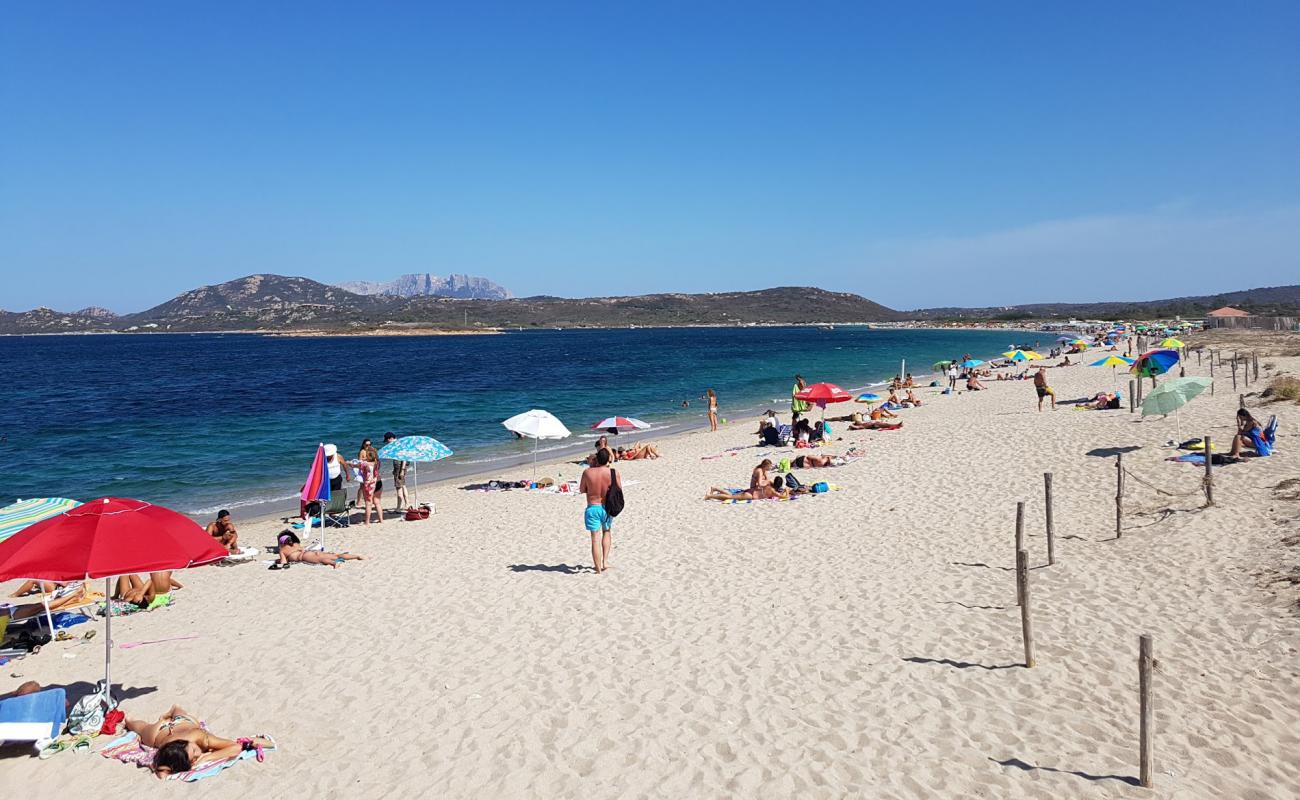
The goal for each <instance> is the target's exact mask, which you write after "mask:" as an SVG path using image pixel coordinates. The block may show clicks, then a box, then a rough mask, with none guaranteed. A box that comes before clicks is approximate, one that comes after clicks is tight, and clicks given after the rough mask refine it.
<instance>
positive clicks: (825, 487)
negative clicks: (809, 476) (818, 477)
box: [812, 481, 831, 494]
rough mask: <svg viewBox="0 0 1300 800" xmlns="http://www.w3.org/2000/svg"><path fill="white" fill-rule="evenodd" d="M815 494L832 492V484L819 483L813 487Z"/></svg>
mask: <svg viewBox="0 0 1300 800" xmlns="http://www.w3.org/2000/svg"><path fill="white" fill-rule="evenodd" d="M812 490H813V494H822V493H823V492H829V491H830V490H831V487H830V484H828V483H827V482H826V481H817V482H816V483H814V484H813V485H812Z"/></svg>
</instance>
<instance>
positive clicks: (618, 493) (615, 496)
mask: <svg viewBox="0 0 1300 800" xmlns="http://www.w3.org/2000/svg"><path fill="white" fill-rule="evenodd" d="M605 513H606V514H608V515H609V516H610V518H611V519H613V518H614V517H617V516H618V515H619V514H622V513H623V487H621V486H619V485H618V474H617V473H615V472H614V470H613V469H612V468H611V469H610V471H609V489H608V490H607V491H606V492H605Z"/></svg>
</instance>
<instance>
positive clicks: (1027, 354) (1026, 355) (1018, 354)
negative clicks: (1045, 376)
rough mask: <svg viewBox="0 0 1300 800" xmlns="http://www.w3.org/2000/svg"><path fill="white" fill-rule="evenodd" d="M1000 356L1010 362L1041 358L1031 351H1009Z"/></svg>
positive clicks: (1039, 354) (1040, 355) (1038, 354)
mask: <svg viewBox="0 0 1300 800" xmlns="http://www.w3.org/2000/svg"><path fill="white" fill-rule="evenodd" d="M1002 355H1003V356H1004V357H1005V358H1009V359H1011V360H1012V361H1033V360H1035V359H1039V358H1042V357H1043V356H1042V354H1041V353H1035V352H1034V351H1033V350H1009V351H1007V352H1005V353H1003V354H1002Z"/></svg>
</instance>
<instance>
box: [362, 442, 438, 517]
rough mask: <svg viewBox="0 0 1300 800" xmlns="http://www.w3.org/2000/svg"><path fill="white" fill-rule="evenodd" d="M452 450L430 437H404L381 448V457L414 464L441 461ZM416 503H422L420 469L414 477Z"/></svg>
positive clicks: (415, 470)
mask: <svg viewBox="0 0 1300 800" xmlns="http://www.w3.org/2000/svg"><path fill="white" fill-rule="evenodd" d="M451 454H452V452H451V448H450V447H448V446H447V445H445V444H443V443H442V442H440V441H438V440H437V439H434V438H432V437H430V436H403V437H402V438H400V439H394V440H393V441H391V442H389V443H388V444H386V445H384V446H383V447H381V448H379V457H380V458H387V459H389V460H391V461H410V462H412V463H413V464H420V463H421V462H424V463H427V462H430V461H441V460H442V459H444V458H446V457H447V456H449V455H451ZM412 483H413V484H414V488H415V491H414V495H415V502H416V503H419V502H420V468H419V467H418V466H417V467H415V469H414V473H413V475H412Z"/></svg>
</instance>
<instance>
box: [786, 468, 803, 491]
mask: <svg viewBox="0 0 1300 800" xmlns="http://www.w3.org/2000/svg"><path fill="white" fill-rule="evenodd" d="M785 485H786V488H788V489H789V490H790V491H792V492H793V491H796V490H798V489H802V488H803V483H801V482H800V481H799V479H798V478H796V477H795V476H794V473H793V472H789V471H787V472H786V475H785Z"/></svg>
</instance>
